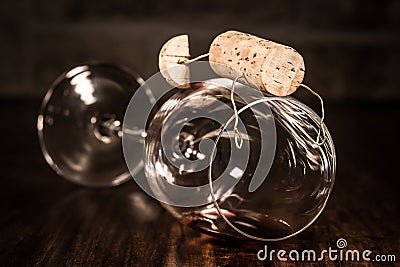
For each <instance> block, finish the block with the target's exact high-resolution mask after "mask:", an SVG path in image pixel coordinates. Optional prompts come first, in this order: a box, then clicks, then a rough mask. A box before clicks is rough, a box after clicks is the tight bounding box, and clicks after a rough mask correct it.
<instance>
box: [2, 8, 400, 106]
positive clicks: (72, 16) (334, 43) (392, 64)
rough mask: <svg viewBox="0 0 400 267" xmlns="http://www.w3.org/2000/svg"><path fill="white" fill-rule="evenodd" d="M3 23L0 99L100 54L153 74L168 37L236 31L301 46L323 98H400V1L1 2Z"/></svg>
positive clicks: (29, 93) (24, 92)
mask: <svg viewBox="0 0 400 267" xmlns="http://www.w3.org/2000/svg"><path fill="white" fill-rule="evenodd" d="M0 25H1V26H0V27H1V30H2V31H1V43H0V51H1V52H0V53H1V54H0V55H1V65H2V66H1V68H0V79H1V89H0V97H2V98H9V97H13V98H25V97H29V98H41V97H42V96H43V95H44V93H45V91H46V90H47V88H48V87H49V85H50V84H51V83H52V82H53V80H54V79H55V78H56V77H57V76H58V75H59V74H61V73H62V72H64V71H65V70H67V69H69V68H70V67H71V66H74V65H77V64H80V63H82V62H85V61H88V60H94V59H95V60H98V59H100V60H106V61H112V62H116V63H120V64H125V65H126V66H128V67H131V68H133V69H134V70H136V71H137V72H138V73H139V74H141V75H142V76H143V77H144V78H148V77H149V76H151V75H152V74H154V73H155V72H157V59H158V52H159V49H160V48H161V46H162V44H163V43H164V42H165V41H166V40H168V39H169V38H171V37H172V36H175V35H179V34H183V33H187V34H189V37H190V42H191V48H192V49H191V53H192V55H193V56H195V55H198V54H202V53H205V52H207V50H208V47H209V45H210V43H211V41H212V39H213V38H214V37H215V36H216V35H218V34H219V33H221V32H223V31H226V30H229V29H237V30H241V31H244V32H249V33H253V34H256V35H259V36H262V37H264V38H267V39H271V40H275V41H277V42H281V43H284V44H287V45H289V46H293V47H295V48H296V49H297V50H298V51H299V52H300V53H301V54H302V55H303V57H304V59H305V62H306V77H305V81H306V82H307V83H308V84H310V85H312V86H313V87H315V89H316V90H317V91H318V92H320V93H321V94H322V95H323V96H324V98H325V99H327V100H332V101H352V102H354V101H356V102H359V101H371V102H384V101H390V102H398V101H399V100H400V90H398V84H399V83H398V81H397V77H398V72H399V67H398V62H399V61H400V50H399V42H400V38H399V30H400V2H399V1H396V0H392V1H362V0H336V1H290V0H276V1H255V2H254V1H246V2H243V1H232V0H222V1H214V0H202V1H184V0H179V1H176V0H175V1H161V0H138V1H131V0H115V1H99V0H90V1H80V0H59V1H46V0H37V1H33V0H3V1H1V3H0Z"/></svg>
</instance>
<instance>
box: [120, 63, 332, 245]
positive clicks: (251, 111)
mask: <svg viewBox="0 0 400 267" xmlns="http://www.w3.org/2000/svg"><path fill="white" fill-rule="evenodd" d="M192 64H193V63H192ZM195 64H197V65H198V64H200V62H197V63H195ZM204 64H206V63H204ZM191 70H192V72H193V73H198V72H199V70H196V68H195V66H192V65H191ZM193 70H194V71H193ZM153 79H154V80H156V79H157V78H154V77H153ZM195 80H196V79H195ZM198 80H199V79H198ZM146 83H147V81H146ZM149 83H152V84H156V82H154V81H151V79H150V81H149ZM231 86H232V80H229V79H225V78H220V79H208V80H202V81H192V82H191V83H190V84H189V87H188V88H186V89H181V88H178V87H175V88H173V89H172V90H170V91H169V92H168V93H167V94H165V95H164V96H162V97H160V98H158V102H157V103H158V105H157V106H156V107H155V108H153V110H152V116H151V120H150V121H148V122H147V126H146V138H145V149H146V151H145V152H146V154H145V157H144V166H145V173H146V176H147V181H146V182H147V185H146V186H142V188H143V189H144V190H145V191H146V192H148V193H149V194H150V195H152V196H153V197H154V198H156V199H158V200H159V201H160V202H161V204H162V205H163V206H164V207H165V208H166V209H167V210H168V211H169V212H170V213H171V214H172V215H173V216H174V217H176V218H177V219H178V220H179V221H180V222H181V223H183V224H185V225H188V226H190V227H192V228H193V229H195V230H198V231H201V232H205V233H207V234H211V235H214V236H219V237H224V238H239V239H253V240H260V241H276V240H282V239H286V238H289V237H292V236H294V235H296V234H298V233H300V232H301V231H303V230H304V229H306V228H307V227H308V226H310V225H311V224H312V223H313V222H314V221H315V220H316V219H317V217H318V216H319V215H320V214H321V212H322V211H323V209H324V207H325V205H326V203H327V200H328V198H329V195H330V193H331V190H332V187H333V184H334V178H335V170H336V155H335V149H334V145H333V141H332V138H331V136H330V134H329V131H328V129H327V128H326V126H325V124H322V125H321V124H320V121H321V119H320V117H319V116H318V115H316V114H315V113H314V112H313V111H312V110H311V109H310V108H308V107H307V106H306V105H304V104H303V103H301V102H300V101H298V100H296V99H295V98H293V97H275V96H272V95H267V94H263V93H261V92H260V91H259V90H256V89H253V88H250V87H248V86H245V85H243V84H240V83H237V84H236V87H235V88H236V90H235V94H234V98H233V100H234V101H232V98H231V93H232V91H231V89H232V87H231ZM152 88H153V87H152ZM131 104H132V102H131ZM131 104H130V105H129V106H128V109H127V114H126V116H125V120H124V127H125V126H127V127H129V124H130V123H133V121H134V119H132V118H134V114H135V112H134V110H135V109H134V108H133V107H136V106H137V105H132V106H131ZM233 105H234V106H235V107H234V106H233ZM234 110H237V113H236V114H237V116H238V118H239V121H238V123H237V125H235V124H236V123H235V118H236V116H235V112H234ZM130 112H131V113H132V115H130ZM320 127H324V128H323V132H324V138H325V139H324V142H322V143H319V142H317V141H316V140H317V137H318V136H319V134H320V132H321V129H320ZM238 135H239V136H240V138H241V139H242V143H241V144H240V146H238V142H237V136H238ZM124 138H125V136H124ZM129 143H130V142H129V141H127V139H126V141H125V143H124V144H123V145H124V148H125V147H129ZM124 152H127V151H125V150H124ZM129 154H132V150H131V153H128V154H125V158H126V159H128V160H129V158H130V156H129ZM128 166H129V164H128ZM130 168H131V167H130ZM139 185H140V181H139Z"/></svg>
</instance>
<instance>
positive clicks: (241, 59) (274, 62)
mask: <svg viewBox="0 0 400 267" xmlns="http://www.w3.org/2000/svg"><path fill="white" fill-rule="evenodd" d="M209 61H210V65H211V68H212V69H213V70H214V71H215V72H216V73H217V74H218V75H220V76H222V77H226V78H230V79H232V80H233V79H236V78H237V77H238V76H241V75H244V76H245V79H239V81H240V82H242V83H246V84H248V85H249V86H253V87H256V88H258V89H260V90H262V91H264V92H268V93H271V94H273V95H276V96H286V95H290V94H292V93H293V92H294V91H296V89H297V88H298V87H299V85H300V84H301V82H302V81H303V78H304V72H305V66H304V60H303V58H302V56H301V55H300V54H299V53H298V52H297V51H296V50H295V49H293V48H291V47H288V46H285V45H282V44H278V43H275V42H272V41H268V40H265V39H262V38H260V37H257V36H254V35H250V34H247V33H242V32H238V31H227V32H225V33H222V34H220V35H218V36H217V37H216V38H215V39H214V41H213V42H212V44H211V47H210V52H209ZM216 63H217V64H216Z"/></svg>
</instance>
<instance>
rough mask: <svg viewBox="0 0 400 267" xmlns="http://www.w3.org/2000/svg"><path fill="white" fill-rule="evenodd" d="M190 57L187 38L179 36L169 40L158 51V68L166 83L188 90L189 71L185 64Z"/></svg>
mask: <svg viewBox="0 0 400 267" xmlns="http://www.w3.org/2000/svg"><path fill="white" fill-rule="evenodd" d="M189 57H190V54H189V37H188V36H187V35H186V34H185V35H179V36H175V37H173V38H171V39H170V40H168V42H166V43H165V44H164V45H163V47H162V48H161V50H160V54H159V58H158V67H159V69H160V71H161V75H162V76H163V77H164V78H165V79H166V81H167V82H168V83H169V84H171V85H173V86H177V87H179V88H190V85H189V83H190V69H189V66H187V65H186V64H180V63H182V62H185V61H186V60H188V59H189Z"/></svg>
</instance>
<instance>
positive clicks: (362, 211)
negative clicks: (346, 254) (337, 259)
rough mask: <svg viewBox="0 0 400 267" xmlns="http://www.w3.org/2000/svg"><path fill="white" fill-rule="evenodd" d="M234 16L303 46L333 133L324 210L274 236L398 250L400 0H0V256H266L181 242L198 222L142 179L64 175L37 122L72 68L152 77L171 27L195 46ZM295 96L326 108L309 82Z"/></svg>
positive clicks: (194, 261)
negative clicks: (96, 65)
mask: <svg viewBox="0 0 400 267" xmlns="http://www.w3.org/2000/svg"><path fill="white" fill-rule="evenodd" d="M229 29H236V30H240V31H244V32H248V33H252V34H255V35H258V36H261V37H264V38H266V39H270V40H273V41H276V42H279V43H283V44H286V45H289V46H292V47H294V48H296V50H298V51H299V52H300V53H301V54H302V56H303V58H304V60H305V63H306V76H305V83H306V84H308V85H310V86H311V87H312V88H313V89H315V90H316V91H317V92H319V93H320V94H321V95H322V97H323V98H324V100H325V104H326V115H327V117H326V124H327V125H328V128H329V130H330V132H331V134H332V136H333V140H334V143H335V146H336V152H337V175H336V182H335V186H334V188H333V193H332V195H331V198H330V200H329V201H328V205H327V207H326V209H325V211H324V213H323V214H322V215H321V216H320V218H319V219H318V220H317V221H316V223H315V224H313V226H312V227H311V228H310V229H309V230H307V231H305V232H304V233H302V234H301V235H299V236H298V237H295V238H293V239H289V240H287V241H283V242H282V243H278V245H277V247H278V248H279V249H281V248H302V249H303V248H315V249H317V248H326V246H327V245H328V244H331V243H332V242H335V240H336V239H338V238H340V237H345V238H347V239H348V240H349V243H350V244H351V246H352V247H355V248H358V249H368V248H373V249H374V251H375V252H381V253H394V252H396V253H397V251H399V242H398V241H399V240H400V239H399V228H398V225H400V221H399V220H400V214H399V212H400V195H399V193H398V188H399V185H400V179H398V177H399V176H398V170H397V166H398V164H399V161H398V151H399V150H400V147H399V144H400V143H399V142H398V140H397V139H398V137H399V136H398V135H399V134H398V127H397V124H396V122H397V121H399V117H400V105H399V104H400V88H399V85H400V82H399V77H400V74H399V68H400V67H399V63H400V1H398V0H386V1H385V0H381V1H362V0H336V1H321V0H309V1H291V0H272V1H234V0H229V1H228V0H219V1H216V0H202V1H186V0H168V1H162V0H136V1H133V0H107V1H105V0H58V1H49V0H35V1H34V0H1V1H0V38H1V39H0V40H1V42H0V113H1V114H2V115H3V116H2V123H0V151H1V153H0V167H1V172H0V188H1V190H0V265H4V266H12V265H16V266H25V265H46V263H47V265H49V266H64V265H67V266H68V265H74V266H75V265H84V266H88V265H90V264H93V262H95V263H96V264H94V265H97V266H98V265H116V266H120V265H122V264H127V263H130V264H129V265H134V264H137V262H139V263H142V264H139V266H140V265H143V266H150V265H151V263H152V262H153V263H157V264H155V265H156V266H160V265H162V264H161V263H164V264H165V265H168V264H171V263H174V262H175V265H177V266H183V265H188V266H196V265H198V266H206V265H207V264H205V262H204V261H208V263H209V266H213V265H217V266H223V265H226V263H227V261H228V262H230V263H232V264H227V265H228V266H231V265H234V264H233V263H243V264H241V265H245V266H247V265H255V264H261V262H257V259H256V258H255V253H254V252H253V251H250V252H249V251H247V252H246V250H244V249H243V248H241V247H240V246H236V245H234V248H231V247H229V245H228V246H227V245H226V244H222V245H218V244H213V245H210V244H209V243H208V244H205V245H204V244H203V243H199V242H198V240H197V239H194V241H193V240H192V239H190V238H187V241H185V242H189V243H190V244H193V245H192V246H186V245H182V243H183V241H182V240H185V236H184V235H182V234H181V233H180V229H184V230H185V229H186V230H187V229H188V228H187V227H186V228H180V226H179V225H178V224H177V222H176V221H175V220H174V219H172V218H171V217H169V216H168V215H167V214H166V213H164V212H163V211H162V210H161V208H160V206H159V204H158V203H157V202H156V201H154V200H152V199H151V198H150V197H148V196H147V195H145V193H143V192H141V190H140V189H139V188H138V187H137V186H136V185H135V183H134V182H133V181H130V182H128V183H126V184H124V185H122V186H119V187H118V188H112V189H96V190H91V189H88V188H84V187H80V186H77V185H74V184H72V183H70V182H67V181H65V180H64V179H61V178H59V177H57V174H56V173H55V172H53V171H52V169H51V168H50V167H49V166H48V165H47V164H46V162H45V160H44V158H43V156H42V153H41V151H40V148H39V144H38V139H37V133H36V132H37V130H36V119H37V114H38V110H39V107H40V103H41V100H42V98H43V97H44V95H45V93H46V91H47V89H48V88H49V87H50V86H51V84H52V83H53V82H54V80H55V79H56V78H57V77H58V76H59V75H60V74H61V73H63V72H64V71H66V70H68V69H70V68H72V67H74V66H76V65H80V64H82V63H84V62H87V61H92V60H103V61H110V62H113V63H117V64H122V65H126V66H127V67H130V68H131V69H133V70H134V71H136V72H137V73H138V74H139V75H141V76H142V77H143V78H144V79H147V78H149V77H150V76H151V75H153V74H154V73H156V72H157V71H158V62H157V61H158V53H159V50H160V48H161V46H162V45H163V44H164V43H165V42H166V41H167V40H168V39H169V38H171V37H172V36H175V35H179V34H189V37H190V47H191V54H192V56H197V55H200V54H203V53H205V52H207V50H208V48H209V45H210V43H211V41H212V40H213V38H214V37H215V36H216V35H218V34H220V33H221V32H224V31H226V30H229ZM295 95H296V97H298V98H300V100H302V101H304V102H305V103H306V104H308V105H310V106H311V107H312V108H313V109H314V110H315V111H316V112H317V113H320V106H319V102H318V100H317V99H316V98H315V97H314V96H312V95H311V94H310V93H307V92H306V91H305V90H298V91H297V92H296V93H295ZM68 142H69V143H71V141H70V140H66V144H68ZM49 189H50V190H49ZM132 192H133V193H132ZM143 203H144V204H143ZM145 204H146V205H145ZM143 207H144V208H143ZM153 213H154V214H155V215H154V214H153ZM146 214H148V215H149V214H150V215H151V216H150V215H149V216H147V217H146ZM152 214H153V215H154V216H153V215H152ZM142 219H143V220H142ZM160 221H161V222H162V224H160V223H159V222H160ZM186 230H185V231H186ZM189 235H193V233H192V234H189ZM191 240H192V241H191ZM153 244H154V245H153ZM185 244H186V243H185ZM332 246H335V245H334V244H333V243H332ZM185 247H187V248H188V249H187V251H185V250H184V248H185ZM396 247H397V249H396ZM257 249H259V248H258V247H257ZM170 254H172V256H171V255H170ZM147 259H149V261H147ZM249 260H250V262H249ZM105 263H107V264H105ZM206 263H207V262H206ZM211 263H215V264H211ZM339 264H340V265H341V263H339ZM239 265H240V264H239ZM306 265H307V266H308V263H307V264H306ZM306 265H305V266H306ZM207 266H208V265H207Z"/></svg>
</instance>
